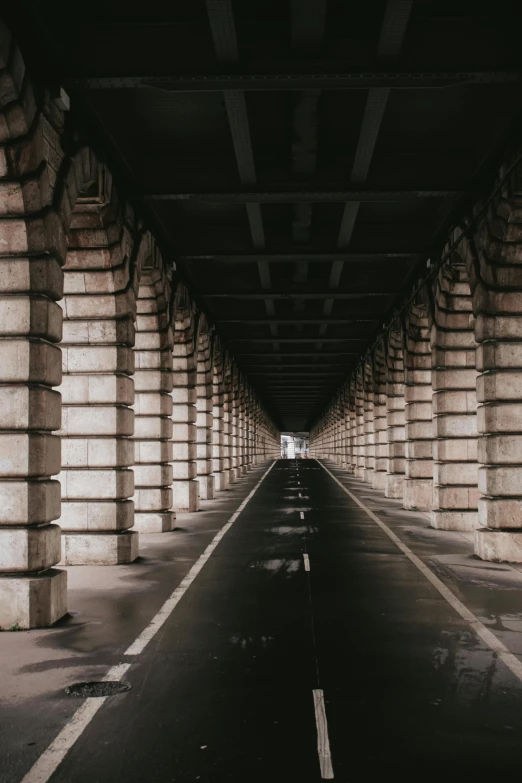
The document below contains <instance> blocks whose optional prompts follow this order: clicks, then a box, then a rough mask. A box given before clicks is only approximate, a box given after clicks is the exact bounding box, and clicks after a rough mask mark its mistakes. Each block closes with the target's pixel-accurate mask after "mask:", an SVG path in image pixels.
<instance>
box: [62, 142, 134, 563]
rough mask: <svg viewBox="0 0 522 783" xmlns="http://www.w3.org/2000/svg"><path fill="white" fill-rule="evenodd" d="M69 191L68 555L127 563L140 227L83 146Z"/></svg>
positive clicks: (73, 559) (69, 559)
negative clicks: (134, 264) (134, 277)
mask: <svg viewBox="0 0 522 783" xmlns="http://www.w3.org/2000/svg"><path fill="white" fill-rule="evenodd" d="M63 187H64V188H65V189H66V190H67V192H68V194H69V198H70V202H67V204H68V205H69V204H70V206H71V208H70V211H69V210H67V211H64V212H63V213H62V217H63V220H64V224H65V226H66V229H67V245H68V247H67V258H66V263H65V266H64V298H63V300H62V307H63V313H64V329H63V339H62V365H63V381H62V386H61V393H62V401H63V409H62V430H61V434H62V439H63V442H62V472H61V473H60V482H61V485H62V516H61V519H60V525H61V527H62V531H63V536H62V557H63V560H64V562H65V563H69V564H83V563H96V564H99V563H103V564H111V563H130V562H132V561H133V560H135V559H136V557H137V556H138V535H137V533H136V532H135V531H131V528H132V527H133V525H134V504H133V501H132V499H131V498H132V496H133V494H134V475H133V471H132V466H133V465H134V444H133V441H132V435H133V433H134V412H133V410H132V405H133V403H134V383H133V380H132V375H133V373H134V351H133V346H134V317H135V311H136V298H135V292H134V289H133V287H132V285H131V276H130V263H131V257H132V255H133V251H134V237H133V231H134V230H133V226H132V223H131V222H130V219H129V216H128V215H127V214H126V213H125V205H124V203H122V202H120V201H119V199H118V197H117V194H116V192H115V190H114V188H113V184H112V178H111V175H110V173H109V172H108V171H107V170H106V169H105V168H104V167H103V166H101V165H100V164H98V162H97V160H96V158H95V157H94V155H93V154H92V152H91V151H90V150H89V149H87V148H84V149H82V150H80V151H79V152H78V153H77V155H76V156H75V158H74V159H73V160H71V162H70V164H69V167H68V170H67V172H66V174H65V177H64V181H63Z"/></svg>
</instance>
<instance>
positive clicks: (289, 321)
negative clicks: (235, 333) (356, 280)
mask: <svg viewBox="0 0 522 783" xmlns="http://www.w3.org/2000/svg"><path fill="white" fill-rule="evenodd" d="M213 320H214V321H215V322H216V323H220V324H247V325H250V326H266V325H267V324H283V325H286V326H292V325H294V324H323V323H324V318H264V319H262V318H220V317H219V316H213ZM380 320H381V319H379V318H332V319H329V320H328V324H329V325H331V324H333V325H346V324H375V323H378V322H379V321H380Z"/></svg>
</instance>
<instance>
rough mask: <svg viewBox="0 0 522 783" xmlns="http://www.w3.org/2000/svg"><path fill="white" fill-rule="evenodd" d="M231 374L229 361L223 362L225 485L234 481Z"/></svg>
mask: <svg viewBox="0 0 522 783" xmlns="http://www.w3.org/2000/svg"><path fill="white" fill-rule="evenodd" d="M232 397H233V393H232V375H231V367H230V361H229V360H228V359H227V361H226V362H225V363H224V368H223V446H224V450H225V451H224V471H225V473H227V474H228V478H227V479H226V481H227V485H228V486H230V484H232V482H233V481H234V478H235V477H234V465H233V454H232V452H233V441H234V426H233V421H232Z"/></svg>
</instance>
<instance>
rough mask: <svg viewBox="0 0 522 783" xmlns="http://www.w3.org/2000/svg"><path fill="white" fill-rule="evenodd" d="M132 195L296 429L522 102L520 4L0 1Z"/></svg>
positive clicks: (353, 356)
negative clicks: (6, 5) (10, 4)
mask: <svg viewBox="0 0 522 783" xmlns="http://www.w3.org/2000/svg"><path fill="white" fill-rule="evenodd" d="M13 6H14V7H12V8H11V10H10V12H9V14H10V18H9V15H8V21H9V22H11V25H12V26H14V27H15V30H16V32H17V33H18V36H19V38H20V39H21V42H22V45H23V50H24V54H25V57H26V59H28V60H29V61H30V64H31V63H32V65H33V70H35V69H36V70H37V73H39V74H40V75H41V78H42V79H44V80H46V81H50V82H55V83H58V84H61V85H63V86H65V88H66V89H67V91H68V93H69V95H70V96H71V109H72V113H73V116H76V117H78V116H79V117H80V119H81V120H82V122H83V123H84V125H86V126H87V127H90V129H91V131H90V132H91V133H92V136H93V138H94V139H95V142H97V143H98V145H99V146H100V147H103V148H104V149H105V150H106V153H107V156H108V158H109V160H110V162H112V165H113V167H114V168H115V169H116V170H117V171H118V172H119V176H120V180H122V181H123V183H124V184H125V187H126V190H127V192H128V195H129V196H130V197H131V199H132V200H133V201H134V203H136V204H138V205H139V206H140V207H141V209H142V211H143V212H144V214H145V215H146V216H147V219H148V221H149V223H150V225H151V227H152V228H153V229H154V231H155V233H156V235H157V236H158V237H159V238H160V239H161V242H162V245H163V247H164V248H165V249H167V251H168V252H170V254H171V256H172V258H173V259H175V261H176V264H177V267H178V270H180V271H181V273H182V274H183V275H184V276H185V277H186V278H187V280H188V282H189V284H190V286H191V289H192V290H193V292H194V293H195V295H196V297H197V299H198V300H199V301H200V303H201V304H202V305H203V307H204V308H205V310H206V311H207V313H208V314H209V316H210V319H211V320H212V321H213V322H214V323H215V325H216V328H217V329H218V331H219V332H220V333H221V334H222V335H223V337H224V338H225V340H226V341H227V342H228V344H229V345H230V348H231V350H232V352H233V353H234V355H235V357H236V359H237V361H238V364H239V365H240V366H241V367H242V369H243V370H244V371H245V373H246V374H247V375H248V377H249V378H250V380H251V382H252V384H253V385H254V386H255V387H256V389H257V390H258V392H259V393H260V395H261V397H262V398H263V399H264V401H265V403H266V405H267V407H268V408H269V410H270V411H271V412H272V414H273V415H274V416H275V418H276V419H277V421H278V423H279V424H280V426H281V427H282V428H283V429H285V430H301V429H305V428H306V427H307V425H309V424H310V421H311V420H312V419H313V417H314V416H315V415H316V414H317V413H318V411H319V409H320V408H321V406H322V405H323V404H324V403H325V402H326V401H327V399H328V398H329V396H330V395H331V393H332V392H333V391H334V390H335V388H336V387H337V386H338V385H339V383H340V382H341V381H342V379H343V377H344V376H346V375H347V373H348V372H349V370H350V368H351V367H352V366H353V365H354V363H356V362H357V359H358V357H360V355H361V353H363V352H364V351H365V349H366V347H367V346H368V344H369V343H371V342H372V341H373V340H374V339H375V336H376V334H377V333H378V331H379V329H380V328H381V327H382V324H383V322H385V321H386V319H387V318H388V317H389V315H390V313H391V311H392V310H393V308H394V306H396V303H397V301H400V300H401V298H402V297H403V296H404V293H405V292H406V291H407V290H408V287H409V286H410V285H411V283H412V281H413V279H414V278H415V276H416V275H418V273H419V271H420V270H422V269H425V267H426V259H427V258H428V256H429V255H430V253H433V252H436V250H437V248H440V245H441V242H442V240H443V238H444V234H445V232H446V231H447V229H448V227H449V225H450V224H451V223H452V222H453V221H454V220H455V219H456V218H457V217H458V216H459V214H461V213H462V212H463V210H464V209H465V208H466V206H467V205H468V204H470V203H472V201H473V199H475V198H476V196H477V193H478V192H480V191H481V190H482V189H483V188H484V187H485V186H487V184H488V183H489V182H490V181H491V178H492V176H493V172H494V167H495V165H496V164H497V163H498V161H499V159H500V156H501V154H502V153H503V150H504V149H505V147H506V145H507V144H511V143H512V142H513V139H514V138H515V137H516V135H517V134H518V133H519V128H520V121H519V113H520V111H521V108H522V92H521V78H522V75H521V71H520V22H521V21H522V4H520V3H511V2H502V0H501V1H500V2H495V3H492V2H491V1H490V0H488V2H483V0H467V1H466V2H463V1H462V0H428V1H427V2H426V1H425V0H388V2H386V0H365V1H364V2H362V0H359V2H357V3H356V2H347V1H346V0H287V1H285V0H275V1H272V2H270V1H269V0H257V1H256V0H235V2H230V0H207V1H206V2H205V0H173V1H172V2H170V3H168V4H167V3H165V2H157V0H148V2H141V3H137V2H136V3H131V2H128V0H125V2H123V1H122V0H102V1H101V2H100V0H89V2H88V3H71V2H70V0H67V2H53V1H52V0H45V2H36V3H27V2H23V1H22V2H19V3H15V4H13Z"/></svg>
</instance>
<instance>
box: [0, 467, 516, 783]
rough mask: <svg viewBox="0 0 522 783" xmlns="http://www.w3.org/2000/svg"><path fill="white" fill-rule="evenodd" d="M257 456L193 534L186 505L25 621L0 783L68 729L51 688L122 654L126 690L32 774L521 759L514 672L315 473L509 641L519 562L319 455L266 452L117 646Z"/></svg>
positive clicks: (170, 773)
mask: <svg viewBox="0 0 522 783" xmlns="http://www.w3.org/2000/svg"><path fill="white" fill-rule="evenodd" d="M271 464H272V463H270V462H267V463H264V464H263V465H260V466H258V467H257V468H255V469H254V470H253V471H252V473H251V474H249V475H248V476H247V477H244V478H243V479H241V480H240V482H239V483H238V485H237V486H236V487H235V488H234V490H232V491H231V492H230V495H232V497H231V498H229V499H227V500H223V499H222V497H221V499H220V500H219V501H218V500H214V501H209V502H207V503H205V504H204V509H203V511H202V512H201V513H200V515H199V516H198V519H199V521H197V522H195V523H194V529H193V531H192V532H189V531H188V530H187V529H186V528H185V526H184V520H183V515H181V516H180V518H179V527H178V529H177V530H176V531H173V532H172V533H170V534H168V535H165V536H162V537H161V541H160V540H159V539H158V537H155V536H153V535H149V536H144V537H143V538H144V547H145V549H144V552H145V554H144V558H143V561H142V563H141V565H138V566H136V565H135V566H125V567H121V566H120V567H109V568H107V567H103V566H100V567H86V568H85V569H83V570H82V569H80V571H82V572H83V573H84V574H85V576H83V577H82V576H81V575H79V576H78V569H76V570H74V569H71V568H69V569H68V570H69V575H70V576H71V575H72V576H73V582H72V584H71V588H70V590H71V602H72V607H71V609H72V612H73V617H72V618H71V619H70V620H69V621H68V622H67V623H65V624H64V625H60V624H59V625H58V626H57V627H56V628H55V629H54V630H44V631H32V632H30V633H31V634H32V635H34V640H35V641H36V642H37V644H36V646H34V649H33V651H32V653H31V659H30V661H28V660H27V657H25V658H24V655H25V656H27V648H25V652H24V643H23V641H21V640H22V639H23V638H24V636H25V635H24V634H12V635H11V636H10V637H9V639H8V641H9V642H10V647H9V651H8V656H9V661H8V662H7V668H8V673H11V672H12V673H13V674H14V673H18V672H20V671H23V672H24V673H25V675H26V679H25V682H26V683H27V686H28V688H29V690H31V688H32V689H33V691H34V692H33V695H32V696H31V695H30V693H27V692H26V693H24V694H20V693H19V694H18V696H17V695H16V694H10V697H9V698H8V699H7V700H5V699H3V700H2V702H3V706H2V707H1V713H0V715H1V719H2V725H4V726H5V727H6V730H5V732H4V742H5V747H6V748H7V755H6V756H5V757H4V766H3V771H2V775H1V776H0V779H1V780H2V783H15V782H17V781H20V780H22V778H23V777H24V775H25V774H26V773H27V772H28V770H29V769H30V767H31V766H32V764H34V763H35V762H37V761H38V759H39V758H40V757H41V755H42V753H43V752H44V751H45V750H46V748H47V746H48V745H49V743H50V742H51V741H52V740H54V738H55V737H56V735H57V734H58V732H59V731H60V730H63V731H64V732H65V733H66V734H67V731H70V727H71V718H72V715H73V712H74V710H75V709H76V708H77V707H79V706H80V705H81V704H82V701H81V700H79V699H76V698H74V697H71V696H67V695H66V694H65V693H64V688H63V687H61V686H64V685H65V684H71V683H72V682H74V681H81V680H84V681H85V680H89V679H96V680H98V679H101V677H102V676H103V675H104V674H105V673H106V672H107V669H108V668H109V666H111V665H116V664H118V663H122V662H124V663H127V664H131V666H130V668H129V669H128V671H126V672H125V673H124V675H123V677H122V679H123V680H124V681H126V682H129V683H130V684H131V685H132V688H131V689H130V690H128V691H126V692H124V693H121V694H119V695H114V696H110V697H109V699H108V700H107V701H106V702H105V703H104V704H103V705H102V706H101V708H100V709H99V711H98V712H97V713H96V714H95V715H94V716H93V717H92V720H90V721H88V722H87V723H86V725H85V728H84V731H83V733H82V734H81V736H80V737H79V738H78V739H77V741H76V742H75V743H74V744H73V745H72V747H71V748H70V750H69V752H68V753H67V754H66V755H65V758H64V759H63V760H62V761H61V763H60V764H59V766H58V768H57V769H56V771H55V772H53V771H52V764H51V766H50V767H49V766H48V765H46V764H43V766H41V767H40V768H38V769H39V774H40V775H41V776H38V775H37V774H36V772H34V773H29V774H28V776H27V778H26V779H25V780H27V782H28V783H34V781H36V780H38V781H44V780H51V781H52V782H53V783H58V781H60V782H61V783H66V782H68V781H72V780H74V781H75V783H83V782H85V783H92V782H93V781H100V783H101V782H103V781H126V782H127V781H144V780H161V781H168V780H172V781H176V783H188V781H195V780H201V781H208V783H215V781H226V780H231V781H243V780H245V781H246V780H248V781H256V782H257V781H259V783H261V781H266V780H272V781H288V780H299V781H310V783H312V782H313V781H319V780H321V777H322V776H323V777H324V778H326V779H328V778H331V777H332V775H333V776H334V777H335V779H336V780H339V781H353V780H360V779H363V776H365V777H367V778H368V779H370V780H373V779H378V776H379V777H380V776H381V775H392V774H393V773H405V774H406V775H407V776H408V777H407V778H406V779H413V776H414V775H416V774H417V770H418V765H419V764H421V763H422V761H423V760H425V759H427V758H430V767H431V771H432V773H433V774H435V773H439V774H440V775H443V774H445V772H446V771H447V769H448V765H449V764H451V765H452V766H451V768H452V770H453V772H454V774H457V772H459V773H460V772H462V773H464V772H466V773H467V774H475V773H480V774H484V773H485V772H486V771H491V772H493V771H496V772H500V771H504V770H506V771H507V770H510V769H516V768H518V766H519V762H518V756H519V746H520V732H521V731H522V714H521V712H520V709H519V704H520V698H521V697H522V685H521V682H520V681H519V680H518V679H517V678H516V677H515V676H514V675H513V674H512V673H511V672H510V671H509V670H508V668H506V667H505V666H504V664H503V663H502V662H501V661H499V660H498V658H497V655H496V654H495V653H494V652H492V651H491V649H490V648H489V647H488V645H487V644H485V643H484V642H483V641H481V639H480V638H479V637H478V636H477V635H476V634H475V632H474V631H473V630H471V628H470V627H469V625H468V623H466V622H465V621H464V620H462V619H461V617H459V616H458V614H457V613H456V612H455V610H454V609H453V608H452V607H451V606H450V605H449V604H448V602H447V601H446V600H445V599H444V597H443V596H441V594H440V593H439V592H438V591H437V590H436V589H435V588H434V587H433V585H432V584H430V583H429V582H428V581H427V579H426V577H425V576H424V575H423V574H422V573H420V572H419V570H418V568H416V567H415V565H414V564H413V563H412V562H411V561H410V560H409V559H408V558H407V557H405V555H404V553H403V552H401V551H399V549H398V547H397V546H396V544H395V543H394V542H393V541H392V540H390V538H389V537H388V535H386V533H385V532H383V530H381V529H380V528H379V527H378V526H377V524H376V523H375V522H374V521H373V520H372V519H371V518H370V517H369V516H368V514H367V513H366V511H365V510H364V509H362V508H361V507H359V506H358V505H357V504H356V503H355V502H354V500H353V499H352V498H351V497H350V496H348V495H347V494H346V493H345V492H344V491H343V489H342V488H341V487H340V486H339V485H338V484H337V483H336V482H335V481H334V479H333V478H332V476H331V475H329V473H328V472H327V470H328V471H331V472H332V473H333V475H335V476H336V477H338V479H339V480H340V481H341V483H342V484H343V485H345V486H346V487H347V488H348V489H349V491H350V492H352V493H354V494H355V496H356V497H357V498H358V499H359V501H361V502H362V503H363V504H365V505H366V506H367V507H368V508H369V509H370V510H371V511H373V512H374V513H375V514H376V515H377V516H378V518H379V519H381V520H382V521H383V522H384V523H385V524H386V525H387V526H389V528H390V529H391V530H392V531H393V532H395V533H396V534H397V535H398V536H399V538H400V539H401V540H402V541H403V542H404V543H405V544H406V546H407V547H409V548H410V549H411V550H412V551H413V552H414V553H415V554H416V555H417V556H418V557H419V558H421V560H422V561H423V562H425V563H426V564H427V565H428V566H429V568H430V569H431V570H432V571H433V572H434V573H435V574H436V575H437V576H438V577H439V578H440V579H441V580H442V582H444V583H445V584H446V585H447V586H448V587H449V589H450V590H451V591H452V593H453V594H454V595H456V596H457V597H458V598H459V599H460V600H461V601H462V602H463V603H464V604H465V605H466V606H467V607H468V609H470V610H471V611H472V612H473V613H474V614H475V615H476V616H477V618H478V619H479V620H481V621H482V622H483V623H484V624H485V625H486V626H487V627H488V628H490V629H491V630H492V631H493V632H494V633H495V635H496V637H497V638H498V639H499V640H501V641H503V642H504V644H505V645H506V646H507V647H508V648H509V649H511V650H512V651H513V652H514V653H515V654H518V653H519V652H520V651H521V650H522V640H521V630H522V628H521V624H520V621H519V620H518V621H517V620H516V619H514V618H513V616H512V615H514V614H515V613H516V612H517V594H518V590H520V588H521V587H522V573H521V572H520V571H519V570H517V569H516V568H513V567H511V566H508V565H506V564H502V565H501V564H497V565H494V564H491V563H481V562H480V561H478V560H477V559H476V558H475V557H474V556H473V555H472V541H471V536H470V535H469V534H466V533H446V534H442V533H441V532H440V531H438V532H437V531H433V530H432V529H430V528H429V527H428V523H427V520H426V519H425V518H424V517H423V516H422V515H421V514H419V513H416V512H408V511H404V510H403V509H402V508H401V507H400V504H399V502H398V501H393V500H388V499H385V498H384V497H383V495H382V494H381V493H379V492H377V491H375V490H373V489H372V488H371V487H368V486H367V485H366V486H365V485H363V484H362V483H361V482H360V481H358V480H356V479H353V477H349V476H347V474H346V473H345V472H344V471H342V470H340V469H338V468H337V467H334V465H333V463H329V462H327V463H325V467H326V468H327V470H325V467H322V466H321V464H320V463H319V462H318V461H316V460H278V461H276V462H275V464H274V465H273V467H272V469H271V470H270V472H269V473H268V474H267V475H266V477H265V478H264V480H263V481H262V482H261V483H260V485H259V486H258V488H257V490H256V491H255V493H254V494H253V495H252V496H251V498H250V500H249V501H248V503H247V504H246V506H244V510H243V511H242V512H241V513H240V515H239V516H238V517H237V519H236V521H234V522H233V524H232V526H231V527H229V528H228V530H227V532H226V533H225V535H224V536H223V538H222V539H221V540H220V542H219V544H218V545H217V547H216V548H215V549H214V551H213V552H212V554H211V556H210V557H209V558H208V560H207V561H206V562H205V563H204V564H203V566H202V568H201V570H200V571H199V572H198V573H197V575H196V577H195V579H194V580H193V582H192V583H191V584H190V586H189V587H188V589H187V590H186V592H184V594H183V596H182V598H181V600H180V601H179V603H178V604H177V605H176V606H175V607H174V608H173V609H172V612H171V613H170V615H169V616H168V618H167V619H166V620H165V622H164V624H163V625H162V626H161V627H160V628H159V630H158V631H157V633H156V635H154V636H153V637H152V639H151V640H150V641H149V642H148V644H146V646H145V648H144V649H143V652H141V653H140V654H138V655H125V650H126V649H129V646H130V645H131V644H132V642H133V641H134V640H135V639H136V638H137V637H140V635H142V632H143V630H144V628H146V627H147V626H148V624H149V623H150V621H151V620H152V619H153V617H154V616H155V615H156V614H157V612H158V610H160V609H161V606H162V604H163V602H164V601H165V599H167V598H168V597H169V595H171V594H172V591H173V590H175V588H176V587H178V585H179V584H180V583H181V584H183V581H182V580H183V579H184V578H185V577H186V575H187V573H189V571H190V570H191V568H192V566H193V565H194V563H196V562H197V561H198V558H200V556H201V554H202V552H203V551H204V549H205V547H206V546H208V545H209V544H210V542H211V541H212V540H213V539H214V538H215V536H216V534H218V532H219V529H220V528H221V527H222V526H223V525H224V524H225V523H226V521H227V520H228V519H230V517H231V516H232V513H233V511H235V509H236V508H237V507H238V506H239V505H240V502H241V501H243V500H244V499H245V498H246V497H247V496H248V495H249V494H250V493H251V492H252V490H253V489H254V488H255V487H256V485H257V484H258V482H259V481H260V479H261V478H262V477H263V475H264V474H265V471H266V470H267V468H269V467H270V465H271ZM227 494H229V493H227ZM305 555H307V557H305ZM306 561H308V564H309V568H310V570H309V571H307V570H306V568H305V562H306ZM137 568H138V570H139V569H140V568H141V569H142V576H141V577H139V576H137V572H136V569H137ZM133 570H134V572H135V575H134V576H133V577H131V576H130V574H131V571H133ZM116 572H117V573H118V574H122V576H121V577H120V576H118V577H115V576H114V574H115V573H116ZM122 572H123V573H122ZM125 572H127V573H125ZM152 573H154V577H152V576H151V575H152ZM151 578H152V579H155V580H156V584H155V589H154V591H151V590H150V586H151V585H150V580H151ZM98 579H100V580H102V581H101V582H100V583H99V584H98ZM136 579H142V580H143V581H144V584H143V586H142V588H141V590H140V588H139V587H138V586H137V585H136ZM78 580H80V581H78ZM103 580H108V582H106V583H105V584H104V583H103ZM111 580H115V581H114V582H112V583H111ZM88 585H90V587H89V586H88ZM93 585H97V587H93ZM103 587H106V588H107V587H112V589H113V593H112V598H108V597H107V593H106V592H105V593H104V592H103ZM147 588H149V589H148V591H147ZM151 592H152V596H151ZM111 603H112V606H111ZM75 609H77V610H78V614H77V613H76V612H75V611H74V610H75ZM17 643H18V647H17ZM42 648H43V649H42ZM39 649H40V652H38V650H39ZM39 656H40V663H39V661H38V658H39ZM43 677H45V678H46V679H45V683H44V680H43V679H42V678H43ZM3 687H6V686H5V685H4V686H3ZM39 691H40V692H39ZM314 691H315V692H316V693H317V692H321V691H322V693H323V694H324V707H325V715H326V721H327V725H326V724H325V726H324V727H323V734H322V735H321V736H322V740H324V739H325V736H326V737H327V740H326V751H325V747H324V742H323V744H322V750H323V753H322V755H320V754H319V753H318V726H319V723H318V722H317V715H316V712H315V710H314ZM4 695H5V694H4ZM22 696H23V698H22ZM95 701H96V700H95V699H91V700H90V702H91V703H92V702H95ZM16 702H18V706H16ZM87 703H89V702H87ZM28 706H29V707H30V710H29V711H28V709H27V708H28ZM28 713H29V714H28ZM22 721H23V723H22ZM73 723H74V722H73ZM64 727H65V728H64ZM328 739H329V742H328ZM328 749H329V751H330V752H331V765H332V766H331V767H330V773H329V771H328V770H329V767H328V763H329V757H328ZM44 756H45V754H44ZM42 770H43V771H42ZM410 775H411V776H412V777H409V776H410Z"/></svg>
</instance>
